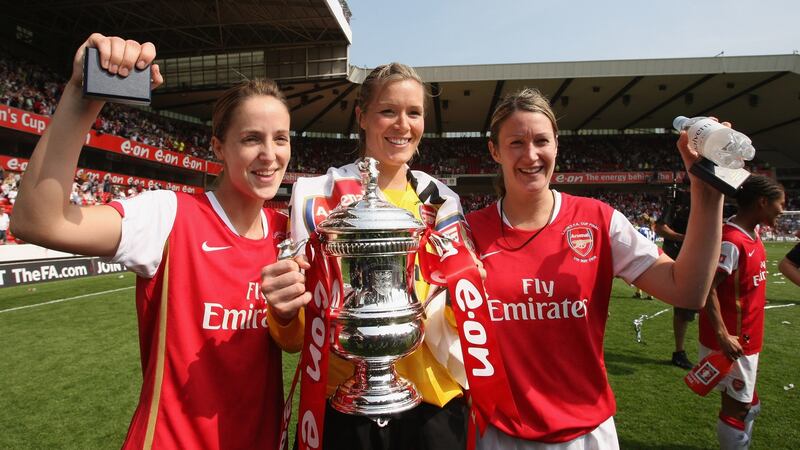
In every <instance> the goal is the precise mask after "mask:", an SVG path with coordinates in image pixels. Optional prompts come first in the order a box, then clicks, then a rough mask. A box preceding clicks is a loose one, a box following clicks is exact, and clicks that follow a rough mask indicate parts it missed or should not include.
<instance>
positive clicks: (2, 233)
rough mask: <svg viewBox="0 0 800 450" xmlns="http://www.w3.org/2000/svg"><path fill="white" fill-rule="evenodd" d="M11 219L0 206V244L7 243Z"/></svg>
mask: <svg viewBox="0 0 800 450" xmlns="http://www.w3.org/2000/svg"><path fill="white" fill-rule="evenodd" d="M10 221H11V218H10V217H9V216H8V214H6V209H5V208H3V207H2V206H0V244H5V243H6V242H7V241H8V225H9V223H10Z"/></svg>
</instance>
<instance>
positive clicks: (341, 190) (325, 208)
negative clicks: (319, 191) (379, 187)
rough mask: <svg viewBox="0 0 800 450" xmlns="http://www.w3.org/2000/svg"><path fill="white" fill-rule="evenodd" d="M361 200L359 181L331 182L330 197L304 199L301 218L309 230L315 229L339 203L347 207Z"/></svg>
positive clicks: (350, 179) (321, 196) (347, 179)
mask: <svg viewBox="0 0 800 450" xmlns="http://www.w3.org/2000/svg"><path fill="white" fill-rule="evenodd" d="M360 199H361V181H360V180H356V179H352V178H344V179H341V180H336V181H334V182H333V190H332V192H331V195H330V196H325V195H320V196H313V197H309V198H306V199H305V201H304V202H303V217H304V219H305V221H306V226H308V229H309V230H313V229H314V228H316V225H317V224H318V223H320V222H322V221H323V220H325V218H326V217H328V214H330V212H331V211H332V210H333V209H334V208H336V207H337V206H338V205H339V204H340V203H341V204H342V205H345V206H347V205H349V204H351V203H355V202H357V201H358V200H360Z"/></svg>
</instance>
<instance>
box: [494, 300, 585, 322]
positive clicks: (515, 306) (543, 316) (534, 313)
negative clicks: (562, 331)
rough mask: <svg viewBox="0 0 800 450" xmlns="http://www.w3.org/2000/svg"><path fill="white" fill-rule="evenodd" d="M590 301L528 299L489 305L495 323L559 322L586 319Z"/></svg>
mask: <svg viewBox="0 0 800 450" xmlns="http://www.w3.org/2000/svg"><path fill="white" fill-rule="evenodd" d="M588 302H589V300H588V299H583V300H577V301H574V300H569V299H564V300H563V301H562V302H561V303H558V302H535V301H534V300H533V298H532V297H528V301H527V302H525V303H503V302H502V301H500V300H496V299H491V300H489V301H488V303H489V317H490V318H491V320H492V321H493V322H499V321H502V320H557V319H572V318H578V319H579V318H583V317H586V312H587V310H588V308H587V306H586V304H587V303H588Z"/></svg>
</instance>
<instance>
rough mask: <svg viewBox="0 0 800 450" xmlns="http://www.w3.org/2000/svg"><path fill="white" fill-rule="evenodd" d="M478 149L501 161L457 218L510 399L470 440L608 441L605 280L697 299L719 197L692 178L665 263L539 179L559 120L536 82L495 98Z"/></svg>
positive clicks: (502, 443)
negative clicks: (495, 175) (465, 232)
mask: <svg viewBox="0 0 800 450" xmlns="http://www.w3.org/2000/svg"><path fill="white" fill-rule="evenodd" d="M686 142H687V137H686V134H685V133H682V134H681V136H680V138H679V140H678V148H679V149H680V153H681V156H682V157H683V160H684V162H685V163H686V165H687V166H688V165H689V164H691V163H692V162H693V161H694V160H695V159H697V158H698V155H697V154H694V153H692V152H690V151H689V150H688V148H687V146H686ZM489 151H490V153H491V155H492V158H494V160H495V161H497V162H498V163H499V164H500V169H501V170H500V174H501V177H502V178H501V180H502V182H501V197H500V199H499V200H498V201H497V202H496V203H494V204H492V205H490V206H488V207H486V208H484V209H482V210H479V211H476V212H474V213H472V214H470V215H468V216H467V222H468V224H469V226H470V228H471V231H472V236H473V239H474V242H475V246H476V247H477V252H478V254H479V257H480V258H481V260H482V263H483V265H484V268H485V269H486V273H487V277H486V290H487V294H488V300H487V302H488V308H489V318H490V320H491V321H492V325H493V327H492V328H493V330H494V331H493V332H494V333H495V335H496V339H497V340H498V341H499V343H500V349H501V354H502V356H503V358H502V359H503V361H504V363H505V370H506V374H507V378H508V384H509V388H510V391H511V394H512V395H511V397H512V398H513V401H512V403H514V404H515V405H498V409H497V410H495V412H494V414H493V415H492V417H491V418H489V422H490V425H489V426H488V427H487V429H486V431H485V433H484V434H483V436H482V437H481V438H480V439H479V442H478V448H483V449H495V448H517V449H533V448H536V449H540V448H548V449H549V448H553V449H562V448H564V449H565V448H569V449H582V448H604V449H608V448H618V447H619V444H618V442H617V435H616V429H615V426H614V421H613V415H614V413H615V409H616V405H615V401H614V396H613V393H612V392H611V388H610V386H609V384H608V378H607V375H606V370H605V363H604V360H603V336H604V333H605V325H606V318H607V317H608V302H609V298H610V295H611V285H612V281H613V279H614V277H620V278H623V279H624V280H625V281H626V282H628V283H633V284H635V285H636V286H637V287H639V288H641V289H643V290H645V291H646V292H648V293H650V294H652V295H654V296H655V297H657V298H660V299H664V300H665V301H666V302H668V303H671V304H673V305H676V306H680V307H684V308H692V309H699V308H700V307H702V305H703V302H704V300H705V294H706V293H707V288H708V287H709V286H710V285H711V279H712V276H713V272H714V267H715V265H716V260H717V256H718V254H719V253H718V252H719V244H718V243H717V239H718V238H719V236H720V229H721V222H722V220H721V219H722V194H720V193H719V192H716V191H715V190H714V189H712V188H711V187H709V186H707V185H706V184H705V183H703V182H702V181H700V180H692V181H693V182H692V184H691V186H692V187H691V195H692V206H693V208H692V212H691V215H690V218H689V229H690V232H689V234H688V235H687V236H686V241H685V243H684V249H685V251H683V252H681V254H680V257H679V258H678V260H677V261H673V260H672V259H671V258H669V257H668V256H666V255H663V254H659V251H658V248H657V247H656V245H655V244H654V243H653V242H651V241H649V240H648V239H646V238H645V237H644V236H642V235H640V234H639V233H637V232H636V230H635V229H634V227H633V226H632V225H631V224H630V222H628V220H627V219H626V218H625V217H624V216H623V215H622V214H621V213H620V212H618V211H616V210H614V209H613V208H612V207H610V206H608V205H606V204H604V203H602V202H600V201H597V200H593V199H589V198H582V197H576V196H572V195H568V194H562V193H559V192H557V191H556V190H554V189H552V188H551V187H550V179H551V177H552V175H553V170H554V167H555V164H556V155H557V153H558V128H557V125H556V120H555V116H554V114H553V111H552V110H551V109H550V105H549V102H548V100H547V99H546V98H545V97H544V96H543V95H541V94H540V93H539V92H538V91H536V90H531V89H524V90H522V91H519V92H516V93H513V94H510V95H508V96H507V97H505V98H504V99H503V100H502V101H501V102H500V104H499V105H498V106H497V108H496V110H495V112H494V114H493V116H492V121H491V138H490V142H489ZM523 348H524V349H523ZM474 398H478V396H475V397H474Z"/></svg>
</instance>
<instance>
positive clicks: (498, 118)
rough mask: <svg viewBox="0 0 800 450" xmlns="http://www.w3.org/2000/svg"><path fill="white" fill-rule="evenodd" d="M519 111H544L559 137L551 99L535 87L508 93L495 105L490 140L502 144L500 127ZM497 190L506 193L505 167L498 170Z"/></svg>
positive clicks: (490, 127)
mask: <svg viewBox="0 0 800 450" xmlns="http://www.w3.org/2000/svg"><path fill="white" fill-rule="evenodd" d="M517 111H525V112H533V113H542V114H544V115H545V116H546V117H547V118H548V119H550V124H551V125H552V126H553V134H554V135H555V137H556V138H558V121H557V120H556V115H555V113H554V112H553V108H551V107H550V99H548V98H547V96H545V95H544V94H542V93H541V92H540V91H539V90H538V89H535V88H527V87H526V88H523V89H520V90H518V91H515V92H512V93H510V94H506V95H505V96H504V97H503V98H502V99H501V100H500V102H499V103H498V104H497V107H495V109H494V112H493V113H492V120H491V121H490V122H489V123H490V125H489V132H490V135H489V140H490V141H492V144H494V145H495V147H497V146H498V145H500V141H499V138H500V128H502V127H503V124H504V123H505V122H506V120H508V118H509V117H511V115H512V114H514V113H515V112H517ZM494 187H495V190H496V191H497V194H498V195H499V196H501V197H503V196H505V195H506V186H505V184H504V181H503V168H502V167H500V168H498V170H497V177H496V178H495V186H494Z"/></svg>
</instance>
